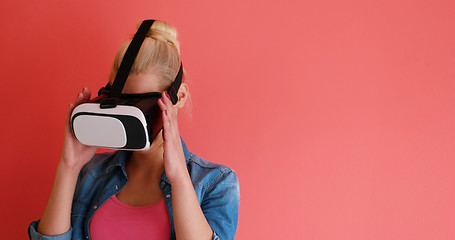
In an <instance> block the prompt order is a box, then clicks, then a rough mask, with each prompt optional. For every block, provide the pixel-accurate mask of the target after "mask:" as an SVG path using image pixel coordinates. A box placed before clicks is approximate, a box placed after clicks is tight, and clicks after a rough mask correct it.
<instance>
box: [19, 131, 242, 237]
mask: <svg viewBox="0 0 455 240" xmlns="http://www.w3.org/2000/svg"><path fill="white" fill-rule="evenodd" d="M182 147H183V152H184V154H185V160H186V162H187V167H188V172H189V174H190V177H191V181H192V183H193V186H194V191H195V192H196V196H197V198H198V200H199V204H200V206H201V209H202V212H203V213H204V216H205V218H206V219H207V222H208V223H209V225H210V227H211V228H212V230H213V239H223V240H224V239H234V236H235V232H236V229H237V221H238V207H239V200H240V191H239V182H238V179H237V176H236V174H235V172H234V171H233V170H232V169H230V168H228V167H226V166H223V165H219V164H215V163H211V162H208V161H206V160H204V159H202V158H201V157H199V156H196V155H195V154H193V153H191V152H189V151H188V148H187V147H186V145H185V143H184V142H183V140H182ZM127 156H128V152H127V151H116V152H110V153H102V154H96V155H95V156H94V157H93V159H92V160H91V161H90V162H88V163H87V164H86V165H85V166H84V167H83V168H82V170H81V172H80V173H79V176H78V179H77V184H76V190H75V193H74V198H73V205H72V211H71V227H70V229H69V230H68V232H66V233H63V234H61V235H57V236H45V235H42V234H40V233H38V232H37V231H36V229H37V227H38V222H39V220H38V221H34V222H32V223H31V224H30V226H29V228H28V234H29V237H30V239H31V240H38V239H40V240H70V239H71V240H87V239H90V234H89V232H90V231H89V222H90V219H91V218H92V217H93V214H95V212H96V211H97V210H98V209H99V208H100V207H101V206H102V205H103V203H104V202H106V201H107V200H108V199H109V198H110V197H112V196H113V195H114V194H117V193H118V192H120V190H122V188H123V187H124V186H125V184H126V182H127V181H128V176H127V174H126V168H125V162H126V159H127ZM160 187H161V190H162V191H163V196H164V199H165V202H166V206H167V210H168V213H169V218H170V219H169V220H170V223H171V237H170V239H175V229H174V217H173V212H172V193H171V183H170V182H169V179H168V178H167V177H166V173H163V175H162V176H161V183H160Z"/></svg>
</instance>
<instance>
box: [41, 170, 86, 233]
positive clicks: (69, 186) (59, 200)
mask: <svg viewBox="0 0 455 240" xmlns="http://www.w3.org/2000/svg"><path fill="white" fill-rule="evenodd" d="M79 171H80V168H77V167H69V166H66V165H65V164H64V163H63V162H60V163H59V165H58V167H57V173H56V175H55V180H54V186H53V187H52V191H51V195H50V196H49V200H48V202H47V205H46V209H45V210H44V213H43V216H42V217H41V220H40V222H39V224H38V229H37V231H38V232H39V233H41V234H43V235H47V236H55V235H60V234H63V233H65V232H67V231H68V230H69V229H70V226H71V205H72V202H73V195H74V189H75V187H76V181H77V176H78V174H79Z"/></svg>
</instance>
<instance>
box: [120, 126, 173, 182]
mask: <svg viewBox="0 0 455 240" xmlns="http://www.w3.org/2000/svg"><path fill="white" fill-rule="evenodd" d="M126 170H127V172H128V178H131V177H135V176H149V177H151V178H155V179H156V178H158V179H159V178H161V175H162V174H163V172H164V162H163V135H162V131H161V132H160V133H159V134H158V135H157V136H156V138H155V139H154V140H153V143H152V144H151V146H150V149H149V150H146V151H135V152H132V153H131V154H130V156H129V158H128V161H127V163H126Z"/></svg>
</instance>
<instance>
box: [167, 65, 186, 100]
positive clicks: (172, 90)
mask: <svg viewBox="0 0 455 240" xmlns="http://www.w3.org/2000/svg"><path fill="white" fill-rule="evenodd" d="M182 77H183V64H182V63H180V68H179V72H178V73H177V76H175V79H174V82H172V85H171V87H169V89H168V90H167V93H168V94H169V97H170V98H171V101H172V104H176V103H177V102H178V100H179V97H178V96H177V93H178V91H179V88H180V84H182Z"/></svg>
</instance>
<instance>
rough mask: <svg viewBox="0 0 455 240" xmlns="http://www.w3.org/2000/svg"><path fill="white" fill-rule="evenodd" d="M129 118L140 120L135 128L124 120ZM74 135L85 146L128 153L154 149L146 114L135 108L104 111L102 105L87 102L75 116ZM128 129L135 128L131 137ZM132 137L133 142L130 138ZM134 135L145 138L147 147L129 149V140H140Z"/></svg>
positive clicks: (142, 144) (105, 109)
mask: <svg viewBox="0 0 455 240" xmlns="http://www.w3.org/2000/svg"><path fill="white" fill-rule="evenodd" d="M125 118H129V119H132V118H134V119H135V122H137V121H139V122H140V123H141V124H140V125H138V124H135V125H134V128H132V127H131V126H128V124H129V122H128V121H125V122H122V121H121V120H120V119H125ZM71 120H72V124H73V132H74V135H75V136H76V138H77V140H79V141H80V142H81V143H83V144H85V145H91V146H98V147H105V148H117V149H118V148H120V149H124V150H135V151H138V150H147V149H149V148H150V144H149V136H148V131H147V121H146V119H145V116H144V114H143V113H142V111H141V110H140V109H138V108H136V107H134V106H125V105H117V106H116V107H115V108H104V109H103V108H100V104H99V103H84V104H81V105H79V106H77V107H76V108H75V109H74V111H73V113H72V115H71ZM126 129H131V130H132V131H134V132H133V134H132V133H131V132H130V133H129V134H127V130H126ZM128 135H131V136H130V139H128ZM134 135H141V136H144V137H145V138H143V139H145V142H141V143H139V144H140V145H141V146H144V147H143V148H139V149H138V148H132V149H128V148H125V147H126V146H127V144H128V140H130V141H131V140H134V141H135V140H137V139H138V138H135V137H132V136H134Z"/></svg>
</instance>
